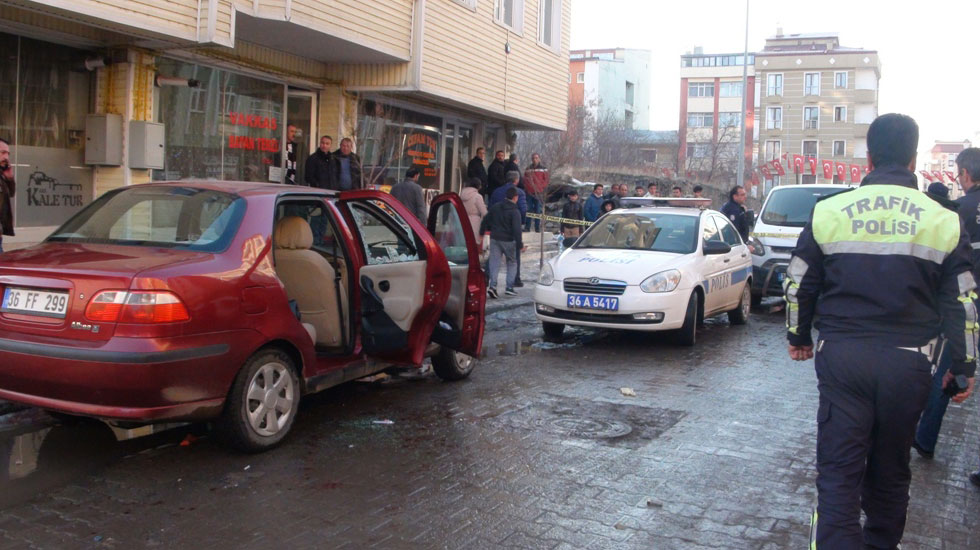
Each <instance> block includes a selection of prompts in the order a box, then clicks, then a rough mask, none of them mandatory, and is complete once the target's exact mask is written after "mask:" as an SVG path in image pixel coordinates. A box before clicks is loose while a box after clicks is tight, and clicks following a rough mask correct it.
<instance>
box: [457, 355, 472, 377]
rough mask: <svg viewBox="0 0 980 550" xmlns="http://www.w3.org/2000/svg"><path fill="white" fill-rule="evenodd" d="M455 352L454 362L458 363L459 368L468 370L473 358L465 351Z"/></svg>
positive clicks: (463, 370)
mask: <svg viewBox="0 0 980 550" xmlns="http://www.w3.org/2000/svg"><path fill="white" fill-rule="evenodd" d="M454 353H455V354H456V364H457V365H459V370H460V371H462V372H466V371H468V370H470V369H471V368H472V366H473V358H472V357H470V356H469V355H466V354H465V353H461V352H458V351H457V352H454Z"/></svg>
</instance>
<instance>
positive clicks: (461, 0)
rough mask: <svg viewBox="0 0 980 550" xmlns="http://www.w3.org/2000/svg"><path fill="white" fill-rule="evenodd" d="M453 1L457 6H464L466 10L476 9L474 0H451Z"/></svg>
mask: <svg viewBox="0 0 980 550" xmlns="http://www.w3.org/2000/svg"><path fill="white" fill-rule="evenodd" d="M453 1H454V2H456V3H457V4H461V5H463V6H466V7H467V8H469V9H471V10H475V9H476V0H453Z"/></svg>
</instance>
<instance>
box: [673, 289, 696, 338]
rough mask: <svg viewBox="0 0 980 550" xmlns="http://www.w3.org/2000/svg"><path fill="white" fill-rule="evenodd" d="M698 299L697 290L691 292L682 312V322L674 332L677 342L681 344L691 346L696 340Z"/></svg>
mask: <svg viewBox="0 0 980 550" xmlns="http://www.w3.org/2000/svg"><path fill="white" fill-rule="evenodd" d="M700 301H701V298H700V296H699V295H698V293H697V291H693V292H691V298H690V299H689V300H688V301H687V310H686V311H685V313H684V324H683V325H681V328H680V329H678V330H677V333H676V334H677V343H678V344H680V345H682V346H693V345H694V342H695V341H696V340H697V331H698V310H699V306H700Z"/></svg>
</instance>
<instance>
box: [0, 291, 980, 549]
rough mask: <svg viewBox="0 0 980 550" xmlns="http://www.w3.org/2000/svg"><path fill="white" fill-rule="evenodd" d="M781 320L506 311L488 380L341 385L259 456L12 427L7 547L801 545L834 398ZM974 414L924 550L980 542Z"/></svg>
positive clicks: (916, 534)
mask: <svg viewBox="0 0 980 550" xmlns="http://www.w3.org/2000/svg"><path fill="white" fill-rule="evenodd" d="M781 323H782V318H781V316H780V315H778V314H761V313H760V314H758V315H755V316H754V317H753V320H752V322H751V324H750V325H749V326H747V327H730V326H729V325H728V324H727V323H726V322H723V321H715V320H710V321H709V324H708V326H707V327H706V328H705V329H704V330H702V331H701V332H700V333H699V341H698V344H697V346H696V347H695V348H693V349H689V348H681V347H676V346H674V345H672V343H671V341H670V338H669V337H665V336H654V337H649V336H644V335H633V334H616V333H605V332H601V331H588V330H573V331H569V332H568V333H567V334H566V336H565V337H564V338H563V339H562V340H561V341H560V342H542V341H541V340H540V336H539V328H538V325H537V323H535V322H534V321H533V319H531V315H530V311H529V309H528V308H527V307H523V308H520V309H512V310H507V311H501V312H499V313H496V314H494V315H493V316H491V318H490V323H489V325H490V328H491V331H490V332H489V333H488V335H487V355H488V356H487V358H486V359H485V360H484V361H482V362H481V363H480V364H479V366H478V367H477V369H476V371H475V372H474V374H473V375H472V377H471V378H470V379H468V380H466V381H463V382H458V383H444V382H440V381H438V380H437V379H435V378H433V377H425V378H421V379H402V378H398V377H395V378H393V379H392V380H390V381H388V382H385V383H375V384H364V383H351V384H347V385H344V386H342V387H339V388H335V389H332V390H329V391H327V392H325V393H323V394H319V395H317V396H314V397H311V398H309V399H307V400H306V401H305V403H304V406H303V411H302V414H301V416H300V417H299V419H298V420H297V424H296V426H295V432H294V433H293V434H292V436H291V437H290V439H289V440H288V441H287V443H286V444H285V445H283V446H282V447H281V448H279V449H277V450H274V451H272V452H268V453H265V454H262V455H251V456H248V455H239V454H234V453H232V452H230V451H227V450H225V449H223V448H222V447H220V446H218V445H217V444H216V443H215V442H214V441H213V440H212V439H211V438H208V437H207V436H206V430H205V429H204V427H201V426H195V427H190V428H182V429H177V430H172V431H170V432H166V433H164V434H161V435H158V436H152V437H150V438H142V439H136V440H131V441H127V442H123V443H115V442H114V440H113V438H112V437H111V435H110V434H109V433H108V431H107V429H105V428H103V427H101V425H87V424H82V425H56V426H54V427H50V426H51V424H50V422H49V421H48V420H46V419H45V417H44V416H43V415H42V414H41V413H39V412H38V411H32V410H27V411H22V412H20V413H15V414H14V415H6V418H5V419H4V417H0V419H4V420H0V456H3V453H4V452H6V453H8V454H9V455H10V464H11V468H9V469H8V470H7V471H0V476H5V477H7V478H8V479H4V477H0V486H2V487H3V491H2V493H0V506H2V509H0V548H4V549H8V550H9V549H18V548H34V547H39V548H58V549H62V548H141V547H160V548H207V547H212V548H278V547H293V548H397V549H400V548H406V549H409V548H424V549H429V548H466V549H480V548H532V549H538V548H543V549H552V548H616V549H618V548H637V549H640V548H642V549H650V548H653V549H673V548H677V549H699V548H726V549H782V548H804V547H805V546H806V544H805V542H806V535H807V532H808V524H807V522H808V514H809V511H810V508H811V506H812V504H813V500H814V495H815V492H814V487H813V477H814V469H813V457H814V434H815V422H814V416H815V412H816V403H817V392H816V384H815V377H814V374H813V367H812V363H808V364H794V363H792V362H790V361H789V360H788V359H787V358H786V357H785V348H784V340H783V337H782V326H781ZM621 388H632V389H633V390H634V391H635V393H636V396H635V397H629V396H626V395H624V394H623V393H622V392H621ZM976 419H977V410H976V399H971V400H970V401H969V402H968V404H967V405H965V406H963V407H953V408H951V409H950V411H949V413H948V415H947V421H946V424H945V426H944V428H943V434H942V437H941V440H940V445H941V446H940V448H939V450H938V453H937V456H936V459H935V460H933V461H931V462H927V461H924V460H922V459H919V458H918V457H915V458H913V460H912V463H913V469H914V482H913V486H912V508H911V509H910V512H909V525H908V530H907V534H906V540H905V544H904V548H905V549H906V550H908V549H915V548H936V549H940V548H942V549H970V548H978V547H980V534H978V532H977V531H976V530H975V529H972V525H973V523H974V522H975V521H976V518H977V517H980V491H978V490H977V489H975V488H974V487H972V486H971V485H970V484H969V483H968V482H967V480H966V473H967V472H968V470H970V469H971V468H972V467H974V466H975V462H976V460H977V459H976V456H977V449H978V445H980V440H978V434H980V429H978V426H977V422H976ZM382 420H390V421H391V422H392V423H376V421H382ZM16 434H21V435H16ZM188 434H197V435H201V436H203V437H202V438H201V439H198V440H197V441H195V442H193V443H192V444H190V445H188V446H179V445H177V443H178V442H180V441H181V440H182V439H183V438H184V437H185V436H186V435H188ZM15 435H16V437H15ZM38 447H39V448H40V452H39V453H38V452H37V449H38ZM0 463H2V460H0ZM0 470H2V469H0Z"/></svg>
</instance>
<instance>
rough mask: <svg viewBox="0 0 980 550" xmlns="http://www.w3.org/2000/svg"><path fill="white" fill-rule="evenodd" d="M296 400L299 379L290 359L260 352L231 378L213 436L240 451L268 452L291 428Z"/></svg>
mask: <svg viewBox="0 0 980 550" xmlns="http://www.w3.org/2000/svg"><path fill="white" fill-rule="evenodd" d="M299 399H300V387H299V379H298V378H297V376H296V369H295V367H294V366H293V362H292V360H291V359H290V358H289V357H288V356H287V355H286V354H285V353H283V352H281V351H278V350H265V351H260V352H258V353H256V354H255V355H253V356H252V357H251V358H250V359H249V360H248V361H246V362H245V365H244V366H243V367H242V369H241V370H240V371H239V372H238V376H236V377H235V382H234V383H233V384H232V386H231V390H230V391H229V392H228V399H227V400H226V401H225V409H224V412H222V415H221V419H220V420H219V422H218V432H217V435H218V437H219V438H221V439H222V440H224V441H225V443H227V444H228V445H230V446H232V447H234V448H236V449H238V450H241V451H245V452H250V453H255V452H260V451H266V450H268V449H271V448H273V447H275V446H277V445H279V444H280V443H281V442H282V440H283V438H285V437H286V434H287V433H289V430H290V428H292V426H293V421H294V420H295V419H296V412H297V411H298V410H299Z"/></svg>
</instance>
